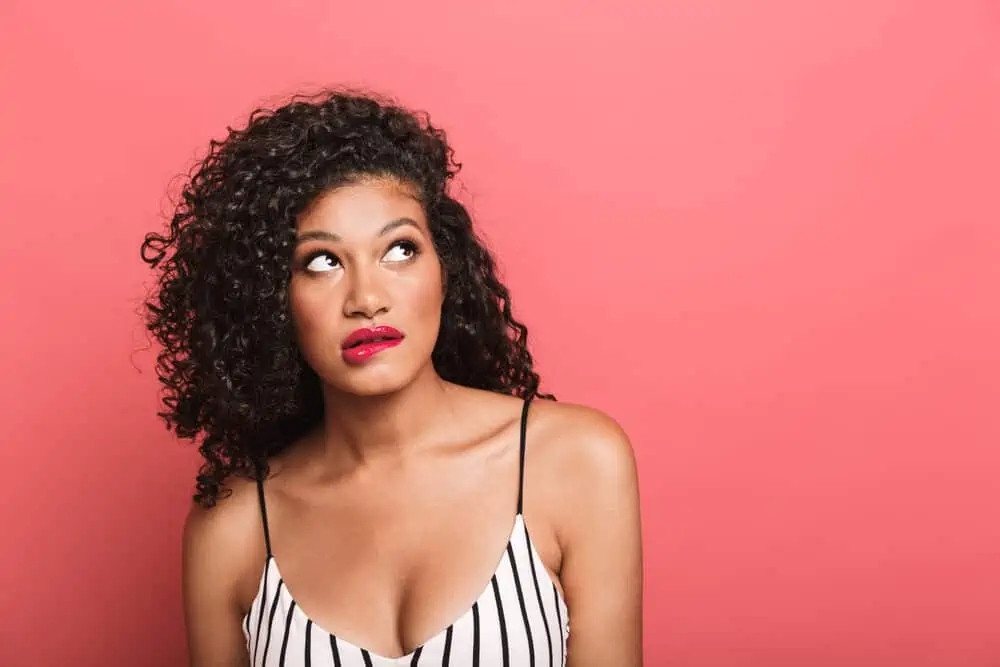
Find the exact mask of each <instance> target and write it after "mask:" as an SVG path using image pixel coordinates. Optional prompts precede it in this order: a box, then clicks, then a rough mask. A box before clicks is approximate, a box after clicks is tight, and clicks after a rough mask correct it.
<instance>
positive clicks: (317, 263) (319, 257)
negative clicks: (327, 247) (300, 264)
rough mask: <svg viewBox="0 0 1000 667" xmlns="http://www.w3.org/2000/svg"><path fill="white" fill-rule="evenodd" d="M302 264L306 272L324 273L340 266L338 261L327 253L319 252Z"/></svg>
mask: <svg viewBox="0 0 1000 667" xmlns="http://www.w3.org/2000/svg"><path fill="white" fill-rule="evenodd" d="M304 264H305V268H306V271H310V272H312V273H324V272H326V271H332V270H334V269H335V268H337V267H338V266H340V260H339V259H337V258H336V257H334V256H333V255H331V254H330V253H328V252H321V253H317V254H315V255H313V256H311V257H309V258H307V259H306V261H305V263H304Z"/></svg>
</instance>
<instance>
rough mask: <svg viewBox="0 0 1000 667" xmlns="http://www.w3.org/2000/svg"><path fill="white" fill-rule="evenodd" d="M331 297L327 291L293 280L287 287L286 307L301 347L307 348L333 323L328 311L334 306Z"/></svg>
mask: <svg viewBox="0 0 1000 667" xmlns="http://www.w3.org/2000/svg"><path fill="white" fill-rule="evenodd" d="M331 296H332V295H330V294H329V292H328V291H325V290H322V289H315V286H310V285H304V284H302V283H296V281H294V280H293V281H292V283H291V285H290V286H289V290H288V305H289V310H290V312H291V317H292V324H293V325H294V327H295V331H296V333H297V335H298V339H299V341H300V343H301V344H302V345H303V346H307V344H308V342H309V341H310V340H311V339H313V338H314V337H316V336H322V335H323V333H324V330H325V329H329V328H330V326H331V323H332V322H333V321H334V318H331V317H330V311H331V308H335V307H336V306H335V302H334V299H332V298H331Z"/></svg>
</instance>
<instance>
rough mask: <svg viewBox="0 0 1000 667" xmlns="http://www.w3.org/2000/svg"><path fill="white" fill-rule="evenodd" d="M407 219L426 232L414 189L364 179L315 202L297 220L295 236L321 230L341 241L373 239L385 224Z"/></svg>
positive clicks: (392, 181)
mask: <svg viewBox="0 0 1000 667" xmlns="http://www.w3.org/2000/svg"><path fill="white" fill-rule="evenodd" d="M399 218H410V219H412V220H413V221H415V222H416V223H417V224H419V225H420V226H421V228H423V229H425V230H426V225H427V221H426V219H425V216H424V210H423V206H422V205H421V204H420V202H419V201H418V200H417V197H416V193H415V190H414V188H412V187H409V186H407V185H405V184H402V183H399V182H398V181H395V180H391V179H374V178H372V179H365V180H362V181H359V182H357V183H352V184H349V185H343V186H340V187H338V188H335V189H333V190H330V191H329V192H325V193H323V194H322V195H320V196H319V197H317V198H316V200H315V201H313V202H312V204H310V205H309V207H308V208H306V210H305V211H303V213H302V214H301V215H300V216H299V219H298V221H297V224H296V229H297V230H298V231H299V232H304V231H313V230H322V231H327V232H333V233H334V234H337V235H338V236H341V237H343V238H344V239H349V238H352V237H354V238H359V239H363V238H366V237H370V236H374V235H376V234H377V233H378V231H379V230H380V229H381V228H382V227H383V226H384V225H385V223H387V222H389V221H392V220H397V219H399Z"/></svg>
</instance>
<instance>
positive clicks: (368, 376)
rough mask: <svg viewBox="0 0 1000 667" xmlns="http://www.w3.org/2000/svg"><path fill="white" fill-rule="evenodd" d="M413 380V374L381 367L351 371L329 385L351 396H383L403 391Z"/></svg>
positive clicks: (398, 369)
mask: <svg viewBox="0 0 1000 667" xmlns="http://www.w3.org/2000/svg"><path fill="white" fill-rule="evenodd" d="M413 380H414V376H413V374H412V373H405V372H403V369H400V368H386V367H383V368H364V369H357V370H352V371H351V372H350V373H349V374H347V375H346V376H344V375H341V376H340V377H338V378H337V379H336V380H334V381H333V382H329V384H330V386H332V387H334V388H336V389H337V390H338V391H341V392H343V393H345V394H351V395H352V396H385V395H387V394H394V393H396V392H398V391H400V390H402V389H404V388H405V387H406V386H407V385H409V384H410V383H411V382H413Z"/></svg>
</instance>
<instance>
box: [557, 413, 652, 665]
mask: <svg viewBox="0 0 1000 667" xmlns="http://www.w3.org/2000/svg"><path fill="white" fill-rule="evenodd" d="M571 409H572V410H574V411H577V412H579V414H577V415H575V418H574V419H573V422H574V424H575V425H574V426H569V425H567V428H566V429H565V430H564V436H562V437H566V438H570V439H569V440H567V441H566V445H565V447H560V449H561V450H562V451H563V454H561V456H564V457H565V461H564V465H563V466H561V467H562V468H563V470H564V473H565V474H564V475H563V480H564V490H563V491H562V493H561V495H562V496H563V503H562V507H563V508H564V509H563V510H562V520H561V524H562V529H561V531H560V532H561V533H562V535H561V540H560V541H561V542H562V551H563V555H562V567H561V570H560V576H559V578H560V582H561V583H562V586H563V590H564V591H565V596H566V602H567V606H568V608H569V616H570V627H571V632H570V637H569V651H568V653H569V661H568V664H569V665H570V666H571V667H590V666H591V665H593V666H597V665H616V666H618V667H640V665H641V664H642V581H643V579H642V537H641V527H640V518H639V490H638V476H637V471H636V465H635V458H634V455H633V452H632V447H631V443H630V442H629V439H628V437H627V436H626V434H625V433H624V431H623V430H622V429H621V427H620V426H619V425H618V424H617V423H616V422H614V421H613V420H612V419H610V418H609V417H607V416H605V415H603V414H602V413H600V412H597V411H596V410H590V409H585V408H584V409H581V408H579V407H574V408H571Z"/></svg>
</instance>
